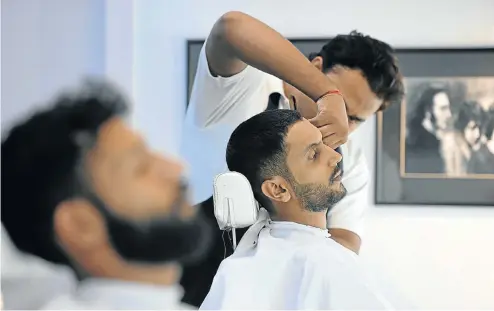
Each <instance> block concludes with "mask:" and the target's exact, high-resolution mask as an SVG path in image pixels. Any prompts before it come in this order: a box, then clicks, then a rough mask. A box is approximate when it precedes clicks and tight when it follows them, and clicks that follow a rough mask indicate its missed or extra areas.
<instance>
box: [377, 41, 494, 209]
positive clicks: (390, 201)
mask: <svg viewBox="0 0 494 311" xmlns="http://www.w3.org/2000/svg"><path fill="white" fill-rule="evenodd" d="M397 57H398V60H399V63H400V68H401V70H402V73H403V75H404V77H405V86H406V89H407V96H406V97H407V98H406V99H405V100H404V101H403V103H402V104H401V105H395V106H392V107H390V108H388V109H387V110H386V111H384V112H379V113H378V114H377V122H376V166H375V167H376V174H375V188H374V189H375V196H374V198H375V204H376V205H414V206H420V205H421V206H430V205H434V206H494V174H490V173H478V174H477V173H475V174H473V173H466V172H465V173H461V174H459V175H451V174H448V173H446V172H445V171H444V168H441V169H439V164H438V163H439V162H438V161H437V159H438V157H437V155H438V154H436V152H435V151H433V152H430V151H431V150H435V149H434V147H432V146H431V145H428V147H423V146H424V145H425V143H419V144H415V146H422V147H421V149H418V148H417V147H412V146H413V145H412V144H411V143H409V141H410V140H413V138H411V137H419V135H415V136H414V135H411V132H418V130H413V129H414V128H420V126H417V124H418V123H417V122H414V120H420V118H418V117H417V118H416V119H413V118H412V117H413V115H412V114H415V115H417V116H418V111H422V110H421V109H420V108H419V105H421V104H420V102H421V100H422V99H423V97H422V98H421V97H420V96H421V95H423V94H425V92H426V91H428V90H429V91H430V90H431V89H438V88H446V89H447V87H448V86H463V87H464V89H466V88H467V86H466V85H468V84H469V83H470V84H471V83H477V84H478V81H480V82H481V83H484V84H485V82H487V83H488V85H489V86H490V85H492V87H493V90H494V48H461V49H460V48H449V49H433V48H430V49H399V50H397ZM487 79H488V80H487ZM424 86H425V87H424ZM413 87H414V88H413ZM421 87H422V89H420V88H421ZM450 91H453V93H454V92H456V93H460V91H461V90H459V89H453V90H447V93H446V94H452V93H451V92H450ZM465 92H466V91H465ZM463 95H464V94H463ZM414 96H415V97H414ZM448 96H451V95H448ZM457 98H466V97H465V96H463V97H461V96H457ZM422 102H423V101H422ZM453 103H454V101H453V100H451V106H452V107H451V117H452V118H451V120H453V119H454V117H455V115H454V107H453ZM460 105H464V101H462V102H460V101H458V103H457V107H458V109H459V108H460ZM493 105H494V104H493ZM422 107H423V106H422ZM493 108H494V106H493ZM435 122H437V121H435ZM411 129H412V130H411ZM450 133H452V132H448V134H446V135H450ZM422 137H424V136H422ZM448 137H451V136H448ZM415 141H417V139H415ZM418 141H420V139H418ZM436 141H437V140H436ZM450 146H451V144H450ZM453 147H454V146H453ZM414 148H415V149H414ZM444 148H446V147H441V148H439V149H441V151H440V152H442V154H448V155H449V154H450V153H449V152H450V150H452V149H444ZM441 157H443V156H441ZM441 160H442V159H441ZM432 163H435V164H432ZM442 163H443V164H444V161H443V162H442ZM489 163H490V162H489ZM493 164H494V163H493ZM428 166H429V167H428ZM436 170H437V171H436Z"/></svg>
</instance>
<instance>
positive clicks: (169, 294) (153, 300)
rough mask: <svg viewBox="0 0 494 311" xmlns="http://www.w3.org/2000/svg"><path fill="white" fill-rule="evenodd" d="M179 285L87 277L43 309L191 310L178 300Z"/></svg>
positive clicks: (180, 297)
mask: <svg viewBox="0 0 494 311" xmlns="http://www.w3.org/2000/svg"><path fill="white" fill-rule="evenodd" d="M182 295H183V291H182V289H181V287H180V286H178V285H176V286H166V287H165V286H158V285H150V284H143V283H135V282H124V281H119V280H106V279H88V280H85V281H82V282H80V284H79V286H78V288H77V290H76V291H75V292H74V293H72V294H66V295H61V296H59V297H58V298H56V299H54V300H52V301H51V302H50V303H48V304H47V305H45V306H44V307H43V310H193V309H194V308H193V307H191V306H189V305H185V304H183V303H181V302H180V300H181V299H182Z"/></svg>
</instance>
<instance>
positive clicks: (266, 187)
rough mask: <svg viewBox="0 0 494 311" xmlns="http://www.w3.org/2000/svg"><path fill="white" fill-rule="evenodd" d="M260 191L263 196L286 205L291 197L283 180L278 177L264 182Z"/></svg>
mask: <svg viewBox="0 0 494 311" xmlns="http://www.w3.org/2000/svg"><path fill="white" fill-rule="evenodd" d="M261 190H262V193H263V194H264V195H265V196H267V197H268V198H269V199H271V200H273V201H277V202H283V203H286V202H288V201H290V199H291V197H292V196H291V194H290V191H289V190H288V185H287V183H286V181H285V179H283V178H282V177H280V176H276V177H273V178H271V179H268V180H266V181H264V182H263V183H262V185H261Z"/></svg>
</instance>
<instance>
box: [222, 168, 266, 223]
mask: <svg viewBox="0 0 494 311" xmlns="http://www.w3.org/2000/svg"><path fill="white" fill-rule="evenodd" d="M213 199H214V215H215V217H216V220H217V221H218V225H219V227H220V229H221V230H225V229H229V228H245V227H248V226H250V225H252V224H253V223H255V222H256V220H257V216H258V214H259V205H258V203H257V201H256V200H255V199H254V193H253V192H252V187H251V186H250V183H249V181H248V180H247V178H246V177H245V176H244V175H242V174H240V173H237V172H227V173H223V174H219V175H217V176H216V177H215V179H214V194H213Z"/></svg>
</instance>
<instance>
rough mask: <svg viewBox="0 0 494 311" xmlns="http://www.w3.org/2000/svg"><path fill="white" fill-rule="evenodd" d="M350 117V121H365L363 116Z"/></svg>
mask: <svg viewBox="0 0 494 311" xmlns="http://www.w3.org/2000/svg"><path fill="white" fill-rule="evenodd" d="M348 119H349V120H350V121H357V122H359V123H362V122H365V119H363V118H361V117H357V116H348Z"/></svg>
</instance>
